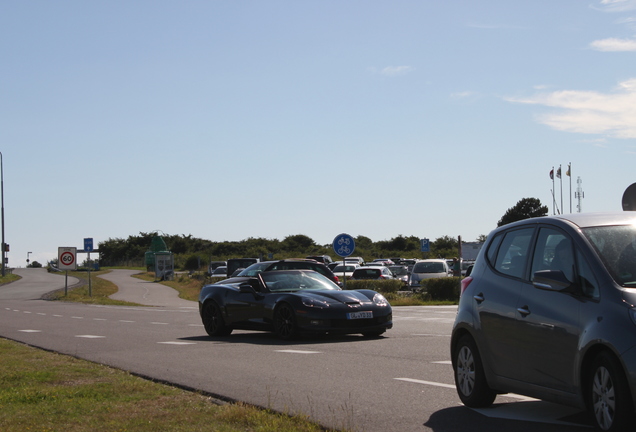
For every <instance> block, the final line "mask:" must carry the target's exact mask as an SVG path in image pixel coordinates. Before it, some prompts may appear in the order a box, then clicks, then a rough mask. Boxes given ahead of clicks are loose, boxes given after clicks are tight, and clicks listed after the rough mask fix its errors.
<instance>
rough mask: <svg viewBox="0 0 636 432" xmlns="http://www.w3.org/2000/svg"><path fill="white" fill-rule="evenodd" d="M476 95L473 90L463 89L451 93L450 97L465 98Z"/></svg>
mask: <svg viewBox="0 0 636 432" xmlns="http://www.w3.org/2000/svg"><path fill="white" fill-rule="evenodd" d="M474 96H476V93H475V92H473V91H463V92H455V93H451V98H453V99H467V98H470V97H474Z"/></svg>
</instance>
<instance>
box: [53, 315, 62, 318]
mask: <svg viewBox="0 0 636 432" xmlns="http://www.w3.org/2000/svg"><path fill="white" fill-rule="evenodd" d="M53 316H54V317H58V318H62V317H63V316H64V315H53Z"/></svg>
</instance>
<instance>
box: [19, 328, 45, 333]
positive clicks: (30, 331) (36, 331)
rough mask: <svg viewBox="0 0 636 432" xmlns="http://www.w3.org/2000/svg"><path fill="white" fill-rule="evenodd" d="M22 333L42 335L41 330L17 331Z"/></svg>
mask: <svg viewBox="0 0 636 432" xmlns="http://www.w3.org/2000/svg"><path fill="white" fill-rule="evenodd" d="M18 331H20V332H23V333H42V330H28V329H27V330H18Z"/></svg>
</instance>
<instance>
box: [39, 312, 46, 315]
mask: <svg viewBox="0 0 636 432" xmlns="http://www.w3.org/2000/svg"><path fill="white" fill-rule="evenodd" d="M38 315H46V314H45V313H44V312H38Z"/></svg>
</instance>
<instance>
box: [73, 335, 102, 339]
mask: <svg viewBox="0 0 636 432" xmlns="http://www.w3.org/2000/svg"><path fill="white" fill-rule="evenodd" d="M75 337H76V338H85V339H102V338H105V337H106V336H96V335H75Z"/></svg>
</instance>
